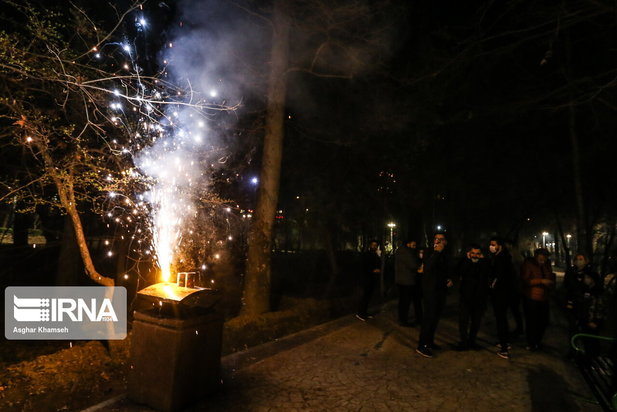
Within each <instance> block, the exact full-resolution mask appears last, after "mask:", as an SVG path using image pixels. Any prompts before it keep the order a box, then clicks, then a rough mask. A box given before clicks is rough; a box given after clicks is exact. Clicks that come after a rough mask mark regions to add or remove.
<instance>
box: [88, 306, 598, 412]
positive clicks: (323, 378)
mask: <svg viewBox="0 0 617 412" xmlns="http://www.w3.org/2000/svg"><path fill="white" fill-rule="evenodd" d="M395 313H396V309H395V302H390V303H389V304H386V305H385V306H384V307H383V308H382V312H381V313H380V314H378V315H377V316H376V317H375V318H374V319H372V320H369V321H368V322H362V321H359V320H357V319H355V318H354V317H352V316H349V317H345V318H341V319H339V320H336V321H333V322H330V323H327V324H324V325H321V326H318V327H316V328H313V329H311V330H308V331H304V332H301V333H299V334H296V335H292V336H291V337H288V338H285V339H281V340H279V341H277V342H272V343H269V344H266V345H262V346H260V347H257V348H254V349H251V350H249V351H246V352H242V353H239V354H234V355H230V356H227V357H225V358H224V359H223V370H224V375H225V379H224V385H223V389H222V391H221V393H220V394H218V395H217V396H215V397H213V398H211V399H209V400H206V401H202V402H201V403H200V404H198V405H196V406H194V407H192V408H191V409H189V410H190V411H202V410H214V411H246V410H251V411H283V410H284V411H294V410H303V411H304V410H315V411H322V410H337V411H348V410H349V411H411V410H413V411H415V410H417V411H440V412H441V411H461V410H464V411H577V410H584V411H600V409H599V407H597V406H594V405H591V404H588V403H585V402H583V401H582V400H580V399H579V397H580V396H584V397H591V395H590V393H589V390H588V389H587V387H586V385H585V383H584V382H583V381H582V379H581V378H580V376H579V374H578V371H577V370H576V369H575V367H574V366H573V365H572V363H570V362H568V361H566V360H565V359H564V356H563V355H564V354H565V352H566V350H567V344H566V337H565V334H564V329H563V327H561V326H560V325H559V323H560V322H559V319H554V321H553V326H552V327H551V328H550V329H549V333H548V337H547V341H546V348H545V349H544V350H543V351H541V352H534V353H530V352H527V351H525V349H524V343H523V341H520V342H514V347H513V349H512V351H511V353H512V359H510V360H504V359H501V358H499V357H498V356H497V355H496V354H495V347H494V341H495V339H494V338H492V337H490V336H488V335H487V334H485V333H484V334H482V333H481V335H480V343H481V345H482V346H483V349H482V350H479V351H469V352H457V351H454V350H453V349H451V348H450V345H452V344H454V343H456V341H457V336H458V334H457V328H456V322H455V317H456V315H455V311H454V309H453V308H452V307H450V308H449V311H447V313H446V314H445V317H444V319H443V320H442V322H441V323H440V325H439V328H438V333H437V339H436V341H437V343H438V344H440V345H442V346H443V350H441V351H438V352H437V353H436V356H435V357H434V358H432V359H426V358H422V357H420V356H419V355H417V354H416V353H415V352H414V350H415V347H416V345H417V337H418V330H417V329H416V328H403V327H400V326H398V324H397V323H396V321H395V320H396V319H395V316H396V315H395ZM553 317H554V318H558V317H557V316H553ZM491 318H492V313H491V312H490V311H489V312H488V313H487V316H486V322H485V323H484V326H483V331H484V332H486V331H489V332H490V331H492V330H493V328H494V327H493V325H492V324H491V320H492V319H491ZM100 406H101V407H100V408H98V410H111V411H122V412H128V411H149V410H150V409H148V408H143V407H140V406H138V405H135V404H133V403H131V402H130V401H128V400H126V399H120V400H117V401H115V402H113V403H111V404H110V403H108V404H105V405H100Z"/></svg>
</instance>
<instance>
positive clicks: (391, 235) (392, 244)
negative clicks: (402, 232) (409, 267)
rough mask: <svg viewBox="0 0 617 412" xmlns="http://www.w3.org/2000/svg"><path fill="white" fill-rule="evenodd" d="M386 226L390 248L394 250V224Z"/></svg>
mask: <svg viewBox="0 0 617 412" xmlns="http://www.w3.org/2000/svg"><path fill="white" fill-rule="evenodd" d="M386 226H388V227H389V228H390V247H391V248H392V250H394V228H395V227H396V223H393V222H390V223H388V224H387V225H386Z"/></svg>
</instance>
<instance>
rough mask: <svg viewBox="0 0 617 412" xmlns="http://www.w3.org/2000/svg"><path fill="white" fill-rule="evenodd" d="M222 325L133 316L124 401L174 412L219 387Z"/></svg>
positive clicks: (209, 318)
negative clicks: (127, 398)
mask: <svg viewBox="0 0 617 412" xmlns="http://www.w3.org/2000/svg"><path fill="white" fill-rule="evenodd" d="M222 333H223V319H222V317H221V316H219V315H217V314H215V313H211V314H207V315H195V316H192V317H190V318H188V319H177V318H169V317H167V318H166V317H157V316H154V315H151V314H147V313H141V312H135V318H134V322H133V333H132V338H131V366H130V371H129V382H128V394H129V398H130V399H132V400H134V401H136V402H138V403H142V404H145V405H148V406H150V407H152V408H154V409H157V410H160V411H177V410H180V409H182V408H184V407H186V406H188V405H190V404H191V403H194V402H196V401H198V400H199V399H201V398H203V397H204V396H206V395H208V394H210V393H212V392H214V391H216V390H217V389H218V387H219V385H220V365H221V341H222Z"/></svg>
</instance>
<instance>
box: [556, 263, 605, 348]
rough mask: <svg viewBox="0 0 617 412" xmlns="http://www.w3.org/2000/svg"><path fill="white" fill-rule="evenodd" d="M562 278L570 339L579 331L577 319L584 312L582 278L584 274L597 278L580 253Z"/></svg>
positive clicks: (583, 285)
mask: <svg viewBox="0 0 617 412" xmlns="http://www.w3.org/2000/svg"><path fill="white" fill-rule="evenodd" d="M572 262H573V265H572V266H570V267H569V268H568V269H567V270H566V273H565V275H564V277H563V286H564V288H565V291H566V315H567V318H568V332H569V335H570V337H572V336H573V335H575V334H576V333H578V332H579V331H580V328H579V319H580V317H581V313H584V312H585V309H583V308H582V302H583V300H584V294H585V283H584V278H585V275H586V274H590V275H591V276H592V277H593V276H596V277H599V276H598V275H597V274H596V273H595V272H594V271H593V269H592V267H591V265H590V264H589V261H588V260H587V257H585V255H584V254H582V253H577V254H576V255H575V256H574V260H573V261H572Z"/></svg>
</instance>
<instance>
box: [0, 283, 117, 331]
mask: <svg viewBox="0 0 617 412" xmlns="http://www.w3.org/2000/svg"><path fill="white" fill-rule="evenodd" d="M126 319H127V302H126V289H125V288H124V287H121V286H119V287H106V286H48V287H47V286H46V287H44V286H34V287H26V286H9V287H7V288H6V289H5V290H4V322H5V323H4V336H5V337H6V338H7V339H9V340H97V339H101V340H119V339H124V338H126Z"/></svg>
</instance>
